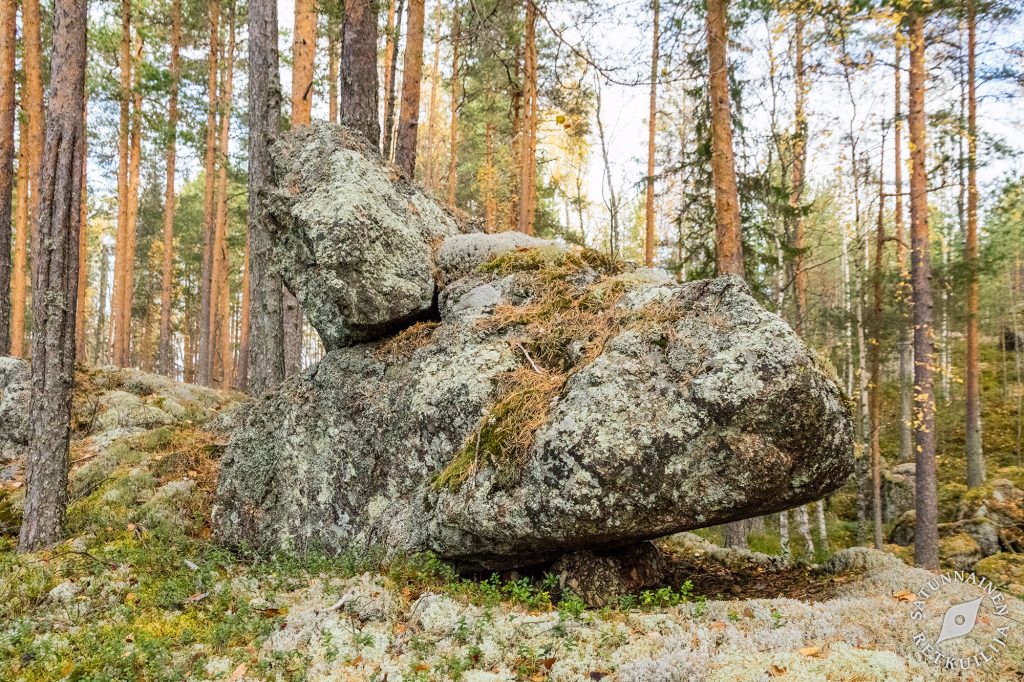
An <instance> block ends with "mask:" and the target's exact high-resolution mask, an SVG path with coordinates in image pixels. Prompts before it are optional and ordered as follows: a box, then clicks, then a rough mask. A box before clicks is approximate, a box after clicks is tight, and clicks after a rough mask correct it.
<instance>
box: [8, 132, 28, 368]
mask: <svg viewBox="0 0 1024 682" xmlns="http://www.w3.org/2000/svg"><path fill="white" fill-rule="evenodd" d="M17 185H18V186H17V188H16V189H15V213H14V263H13V265H12V272H11V355H13V356H15V357H19V358H20V357H25V353H26V349H25V305H26V303H27V299H28V281H27V279H26V274H27V271H28V242H29V234H28V233H29V226H28V222H29V215H28V127H27V126H19V128H18V176H17Z"/></svg>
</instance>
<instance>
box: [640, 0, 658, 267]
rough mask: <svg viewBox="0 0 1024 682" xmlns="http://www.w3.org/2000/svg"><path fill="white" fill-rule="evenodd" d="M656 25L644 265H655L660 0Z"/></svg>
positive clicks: (648, 134)
mask: <svg viewBox="0 0 1024 682" xmlns="http://www.w3.org/2000/svg"><path fill="white" fill-rule="evenodd" d="M653 5H654V8H653V9H654V25H653V26H652V29H651V33H652V37H651V94H650V104H649V112H648V114H647V197H646V205H645V208H644V228H645V229H644V265H646V266H647V267H649V268H652V267H654V218H655V216H654V146H655V145H654V143H655V139H656V137H657V127H658V125H657V118H658V40H659V32H658V31H659V26H658V20H659V19H660V16H659V13H660V10H661V6H660V3H659V0H654V2H653Z"/></svg>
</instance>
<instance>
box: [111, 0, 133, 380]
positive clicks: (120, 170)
mask: <svg viewBox="0 0 1024 682" xmlns="http://www.w3.org/2000/svg"><path fill="white" fill-rule="evenodd" d="M118 68H119V70H120V91H119V103H120V118H119V122H118V134H117V237H116V241H115V243H114V294H113V300H112V302H111V306H110V307H111V309H110V322H111V331H112V334H113V339H114V343H113V351H112V354H111V360H112V361H113V362H114V364H116V365H118V366H119V367H123V366H124V363H125V360H124V347H125V345H126V343H127V342H126V340H125V336H126V335H125V330H124V328H123V324H124V322H123V320H124V315H123V314H122V310H123V308H124V305H125V303H124V301H125V291H124V270H125V264H126V261H127V255H126V253H127V246H128V222H129V220H128V208H129V201H128V191H129V183H128V174H129V166H130V158H129V138H130V136H131V88H132V3H131V0H122V2H121V45H120V51H119V57H118Z"/></svg>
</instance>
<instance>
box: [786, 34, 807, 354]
mask: <svg viewBox="0 0 1024 682" xmlns="http://www.w3.org/2000/svg"><path fill="white" fill-rule="evenodd" d="M795 22H796V23H795V26H794V27H793V78H794V81H795V83H794V85H795V88H796V95H795V98H794V102H793V166H792V168H791V169H790V183H789V210H790V211H791V212H792V214H793V215H792V218H791V220H792V223H793V252H794V255H793V287H794V296H793V299H794V302H795V306H794V307H795V308H796V320H795V322H796V333H797V334H798V335H799V336H801V337H803V336H804V334H805V332H806V330H805V327H804V322H805V318H806V316H807V273H806V272H805V271H804V254H803V249H804V219H803V216H801V215H800V210H801V204H802V203H803V192H804V171H805V168H806V165H807V114H806V112H805V105H806V101H807V74H806V72H805V70H804V52H805V49H804V19H803V18H802V17H800V16H799V15H798V16H797V17H796V20H795Z"/></svg>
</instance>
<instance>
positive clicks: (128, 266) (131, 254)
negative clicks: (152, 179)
mask: <svg viewBox="0 0 1024 682" xmlns="http://www.w3.org/2000/svg"><path fill="white" fill-rule="evenodd" d="M141 60H142V34H141V33H139V29H138V26H136V27H135V56H134V58H133V61H132V64H133V66H132V72H133V73H132V78H133V84H132V130H131V134H130V136H129V147H130V150H129V163H128V208H127V212H126V225H127V227H126V233H125V237H126V243H125V252H124V269H123V270H121V278H122V283H121V296H122V298H121V310H120V313H121V330H122V337H121V343H122V345H121V353H122V355H121V359H120V360H119V361H118V363H117V365H118V367H126V366H128V365H130V364H131V362H132V358H131V349H132V302H133V300H134V293H135V252H136V243H137V240H138V219H139V187H140V183H139V174H140V171H141V165H142V164H141V162H142V158H141V157H142V90H141V89H140V82H139V81H140V77H139V73H138V70H137V69H135V67H134V64H137V63H139V62H140V61H141Z"/></svg>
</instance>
